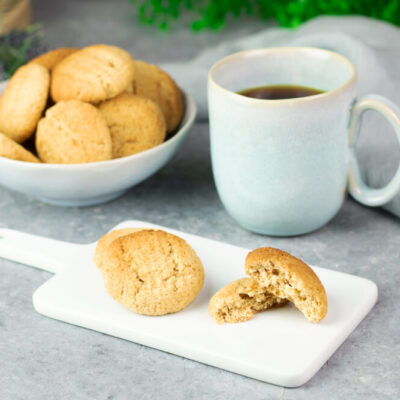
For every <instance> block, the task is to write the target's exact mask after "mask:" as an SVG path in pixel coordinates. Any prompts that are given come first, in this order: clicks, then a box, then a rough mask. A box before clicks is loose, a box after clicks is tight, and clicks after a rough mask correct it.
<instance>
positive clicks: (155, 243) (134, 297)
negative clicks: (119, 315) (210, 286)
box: [102, 229, 204, 315]
mask: <svg viewBox="0 0 400 400" xmlns="http://www.w3.org/2000/svg"><path fill="white" fill-rule="evenodd" d="M102 274H103V279H104V285H105V288H106V290H107V292H108V294H109V295H111V297H113V298H114V299H115V300H116V301H118V302H119V303H121V304H122V305H124V306H125V307H127V308H129V309H131V310H133V311H135V312H137V313H139V314H145V315H164V314H170V313H175V312H178V311H180V310H182V309H183V308H185V307H187V306H188V305H189V304H190V303H191V302H192V301H193V300H194V299H195V297H196V296H197V295H198V293H199V292H200V290H201V288H202V286H203V282H204V269H203V265H202V263H201V261H200V259H199V257H198V256H197V254H196V253H195V251H194V250H193V249H192V247H191V246H190V245H189V244H188V243H186V241H185V240H183V239H181V238H180V237H178V236H175V235H172V234H170V233H167V232H164V231H161V230H148V229H146V230H141V231H139V232H135V233H131V234H128V235H126V236H122V237H120V238H118V239H115V240H114V241H113V242H112V243H111V244H110V246H108V248H107V250H106V252H105V255H104V259H103V266H102Z"/></svg>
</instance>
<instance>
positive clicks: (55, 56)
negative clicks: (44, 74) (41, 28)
mask: <svg viewBox="0 0 400 400" xmlns="http://www.w3.org/2000/svg"><path fill="white" fill-rule="evenodd" d="M78 50H79V48H78V47H60V48H58V49H54V50H50V51H48V52H47V53H43V54H41V55H40V56H38V57H35V58H33V59H32V60H31V61H29V63H28V64H39V65H42V66H43V67H45V68H47V69H48V70H49V71H52V70H53V68H54V67H55V66H56V65H57V64H58V63H59V62H60V61H62V60H63V59H64V58H66V57H68V56H69V55H70V54H72V53H75V52H76V51H78Z"/></svg>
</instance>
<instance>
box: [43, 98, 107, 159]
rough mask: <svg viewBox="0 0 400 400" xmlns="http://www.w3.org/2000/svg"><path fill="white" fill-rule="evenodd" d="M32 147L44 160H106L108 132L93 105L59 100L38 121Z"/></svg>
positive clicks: (77, 101)
mask: <svg viewBox="0 0 400 400" xmlns="http://www.w3.org/2000/svg"><path fill="white" fill-rule="evenodd" d="M36 149H37V152H38V155H39V158H40V159H41V160H42V161H44V162H47V163H55V164H80V163H88V162H94V161H104V160H110V159H111V136H110V131H109V130H108V127H107V124H106V121H105V120H104V118H103V117H102V116H101V114H100V112H99V110H98V109H97V108H96V107H94V106H92V105H91V104H88V103H84V102H82V101H79V100H68V101H61V102H59V103H57V104H56V105H54V106H53V107H51V108H49V109H48V110H47V111H46V116H45V117H44V118H42V119H41V120H40V121H39V124H38V128H37V131H36Z"/></svg>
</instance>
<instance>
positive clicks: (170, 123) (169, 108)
mask: <svg viewBox="0 0 400 400" xmlns="http://www.w3.org/2000/svg"><path fill="white" fill-rule="evenodd" d="M133 82H134V83H133V91H134V93H135V94H137V95H138V96H142V97H146V98H148V99H150V100H153V101H154V102H155V103H156V104H157V105H158V106H159V107H160V109H161V111H162V112H163V114H164V117H165V121H166V123H167V132H173V131H174V130H176V129H177V128H178V126H179V124H180V123H181V121H182V117H183V112H184V104H183V96H182V92H181V90H180V89H179V87H178V85H177V84H176V83H175V81H174V80H173V79H172V78H171V77H170V76H169V75H168V74H167V73H166V72H165V71H163V70H162V69H160V68H158V67H157V66H156V65H153V64H148V63H146V62H144V61H135V78H134V81H133Z"/></svg>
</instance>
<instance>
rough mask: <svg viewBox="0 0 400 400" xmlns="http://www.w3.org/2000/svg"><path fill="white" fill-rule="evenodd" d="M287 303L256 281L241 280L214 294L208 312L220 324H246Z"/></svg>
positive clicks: (249, 279)
mask: <svg viewBox="0 0 400 400" xmlns="http://www.w3.org/2000/svg"><path fill="white" fill-rule="evenodd" d="M286 303H287V300H286V299H281V298H279V297H276V296H274V295H273V294H272V293H269V292H268V291H267V290H266V289H265V287H263V286H261V285H260V284H259V283H258V282H257V281H256V280H254V279H252V278H241V279H238V280H237V281H234V282H231V283H229V284H228V285H226V286H224V287H223V288H222V289H220V290H219V291H218V292H217V293H215V294H214V296H213V297H212V298H211V300H210V302H209V305H208V312H209V314H210V316H211V317H212V318H213V319H214V320H215V322H217V323H218V324H223V323H224V322H228V323H235V322H244V321H248V320H249V319H251V318H253V317H254V315H255V314H256V313H257V312H259V311H264V310H267V309H268V308H272V307H278V306H282V305H284V304H286Z"/></svg>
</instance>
